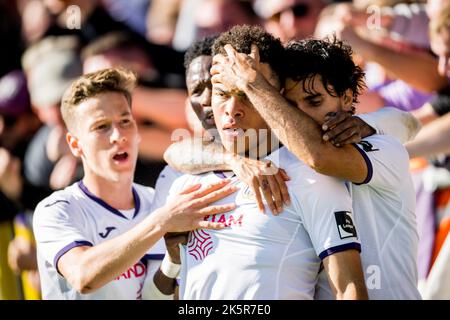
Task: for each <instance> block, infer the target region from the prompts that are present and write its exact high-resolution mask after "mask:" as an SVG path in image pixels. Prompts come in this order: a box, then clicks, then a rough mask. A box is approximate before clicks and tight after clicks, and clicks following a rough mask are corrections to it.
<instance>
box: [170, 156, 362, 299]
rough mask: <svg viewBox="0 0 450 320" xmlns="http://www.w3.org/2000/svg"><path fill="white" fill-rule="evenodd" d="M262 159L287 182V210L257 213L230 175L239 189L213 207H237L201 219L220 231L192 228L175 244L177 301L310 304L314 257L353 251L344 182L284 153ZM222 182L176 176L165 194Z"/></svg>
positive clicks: (356, 244)
mask: <svg viewBox="0 0 450 320" xmlns="http://www.w3.org/2000/svg"><path fill="white" fill-rule="evenodd" d="M268 159H270V160H272V161H273V162H274V163H275V164H276V165H277V166H279V167H282V168H284V169H285V170H286V172H287V174H288V175H289V176H290V177H291V180H290V181H288V182H287V186H288V189H289V193H290V196H291V201H292V203H291V205H290V206H287V207H285V208H284V211H283V212H282V213H281V214H280V215H279V216H274V215H272V214H271V213H268V212H266V214H263V213H261V212H260V211H259V209H258V206H257V204H256V201H255V197H254V195H253V194H252V193H251V191H250V189H249V188H248V187H247V186H246V185H245V184H244V183H242V182H240V181H239V180H238V179H237V178H236V177H232V178H231V179H232V183H235V184H236V185H237V186H239V187H240V190H238V191H237V192H235V193H234V194H232V195H230V196H228V197H226V198H224V199H222V200H220V201H217V202H216V203H215V204H225V203H233V202H235V203H236V209H235V210H233V211H231V212H228V213H226V214H217V215H214V216H208V217H207V218H206V219H207V220H209V221H216V222H224V223H226V225H227V228H225V229H223V230H205V229H199V230H196V231H193V232H191V233H190V235H189V239H188V243H187V245H186V246H182V250H181V259H182V263H181V265H182V267H181V273H180V278H181V283H180V298H181V299H188V300H189V299H229V300H234V299H312V298H313V296H314V288H315V285H316V282H317V277H318V272H319V269H320V265H321V259H322V260H323V259H324V258H326V257H327V256H329V255H331V254H334V253H336V252H340V251H343V250H348V249H356V250H360V244H359V241H358V238H357V233H356V229H355V228H354V226H353V223H352V205H351V198H350V195H349V192H348V190H347V188H346V187H345V184H344V183H343V182H340V181H339V180H337V179H334V178H331V177H327V176H324V175H320V174H318V173H316V172H314V171H313V170H311V169H310V168H309V167H307V166H306V165H305V164H304V163H302V162H300V161H299V160H298V159H297V158H295V157H294V156H293V155H292V154H291V153H289V151H287V149H286V148H281V149H279V150H277V151H275V152H273V153H272V154H271V155H270V156H269V157H268ZM230 175H231V173H230ZM223 178H224V177H223V176H218V175H217V173H207V174H203V175H196V176H193V175H185V176H182V177H181V178H179V179H177V180H176V181H175V183H174V184H173V186H172V188H171V190H170V196H169V197H173V196H174V195H175V194H177V193H178V192H180V191H181V190H183V188H185V187H186V186H188V185H192V184H196V183H201V184H202V185H203V186H206V185H208V184H211V183H214V182H218V181H220V180H221V179H223ZM266 210H268V209H267V208H266ZM319 257H320V258H319Z"/></svg>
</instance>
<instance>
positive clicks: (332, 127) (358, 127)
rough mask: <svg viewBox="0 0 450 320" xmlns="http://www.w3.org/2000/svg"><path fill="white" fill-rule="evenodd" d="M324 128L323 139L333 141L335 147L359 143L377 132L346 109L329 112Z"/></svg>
mask: <svg viewBox="0 0 450 320" xmlns="http://www.w3.org/2000/svg"><path fill="white" fill-rule="evenodd" d="M322 130H323V131H324V132H325V134H324V135H323V140H325V141H329V142H331V143H332V144H333V145H334V146H335V147H342V146H344V145H346V144H350V143H358V142H360V141H361V140H362V139H363V138H365V137H367V136H370V135H372V134H374V133H375V130H374V129H373V128H372V127H371V126H369V125H368V124H367V123H365V122H364V121H363V120H361V119H360V118H358V117H355V116H353V115H352V114H351V113H349V112H345V111H339V112H335V113H330V114H327V116H326V117H325V122H324V124H323V125H322Z"/></svg>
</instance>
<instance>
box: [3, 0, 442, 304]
mask: <svg viewBox="0 0 450 320" xmlns="http://www.w3.org/2000/svg"><path fill="white" fill-rule="evenodd" d="M241 24H250V25H261V26H263V27H264V28H265V29H266V30H267V31H269V32H271V33H272V34H274V35H275V36H277V37H279V38H280V39H281V40H282V41H283V42H285V43H287V42H288V41H289V40H291V39H304V38H308V37H318V38H323V37H326V36H332V35H334V36H336V37H338V38H341V39H343V40H345V41H346V42H348V43H349V44H350V45H351V46H352V48H353V53H354V59H355V61H357V62H358V64H360V65H361V66H364V69H365V72H366V80H367V88H366V90H365V92H364V93H363V94H362V95H361V97H360V99H359V103H358V106H357V108H356V109H357V110H358V112H360V113H366V112H371V111H375V110H378V109H380V108H382V107H385V106H391V107H396V108H398V109H401V110H404V111H409V112H411V113H412V114H414V115H415V116H416V117H417V118H418V119H419V120H420V121H421V123H422V125H423V127H422V130H421V131H420V132H419V134H418V135H417V137H416V138H415V139H414V140H413V141H410V142H408V143H407V148H408V151H409V152H410V156H411V165H410V166H411V174H412V175H413V179H414V183H415V187H416V196H417V211H416V215H417V221H418V232H419V237H420V245H419V261H418V267H419V279H420V283H419V287H420V290H421V293H422V294H423V297H424V298H435V299H439V298H450V296H449V295H445V294H443V293H442V292H441V291H439V290H437V289H435V286H434V284H433V283H436V282H439V279H440V277H442V272H443V271H442V267H441V268H440V269H439V270H438V269H436V270H437V271H434V268H433V266H435V265H444V266H445V265H447V267H446V269H449V270H450V255H449V254H448V253H447V255H440V253H441V252H443V250H442V248H448V249H447V251H448V252H450V238H449V239H446V238H447V234H448V232H449V231H450V174H449V170H450V161H449V160H450V158H449V157H448V155H449V154H450V115H448V114H447V112H448V110H449V109H450V87H449V84H450V82H449V76H450V63H449V62H450V0H428V1H425V0H424V1H406V0H403V1H402V0H354V1H331V0H247V1H245V0H14V1H11V0H0V37H1V40H2V54H1V58H0V299H39V277H38V275H37V270H36V269H37V265H36V254H35V247H34V243H33V237H32V231H31V227H30V223H29V221H30V216H31V215H32V213H33V210H34V208H35V206H36V204H37V203H38V202H39V201H40V200H42V199H43V198H44V197H46V196H48V195H49V194H50V193H51V192H52V191H54V190H58V189H62V188H65V187H66V186H68V185H70V184H71V183H73V182H74V181H76V180H78V179H80V177H81V176H82V168H81V165H80V162H79V161H78V160H77V159H76V158H75V157H74V156H73V155H72V154H71V152H70V150H69V149H68V146H67V144H66V141H65V132H66V130H65V128H64V124H63V122H62V119H61V115H60V110H59V105H60V102H61V98H62V95H63V92H64V91H65V89H66V88H67V87H68V85H69V84H70V83H71V81H73V79H75V78H77V77H78V76H80V75H81V74H83V73H88V72H93V71H96V70H100V69H103V68H107V67H117V66H122V67H125V68H128V69H131V70H132V71H134V72H135V73H136V74H137V75H138V79H139V80H138V81H139V85H138V87H137V89H136V90H135V91H134V94H133V107H132V111H133V114H134V116H135V118H136V119H137V120H138V124H139V132H140V135H141V137H142V142H141V145H140V156H139V159H138V164H137V170H136V175H135V181H136V182H138V183H140V184H144V185H147V186H152V187H153V186H154V184H155V182H156V179H157V177H158V175H159V173H160V171H161V170H162V168H163V167H164V166H165V162H164V160H163V154H164V151H165V150H166V149H167V147H168V146H169V145H170V144H171V142H172V133H173V131H174V130H175V129H177V128H186V129H188V128H189V127H190V125H191V122H192V121H191V120H192V119H193V118H195V115H194V116H193V112H192V109H191V108H190V106H189V103H188V102H187V92H186V84H185V69H184V67H183V57H184V52H185V51H186V49H187V48H188V47H189V46H190V45H191V44H192V43H193V42H194V41H195V40H198V39H200V38H203V37H204V36H207V35H213V34H216V33H220V32H223V31H226V30H228V29H229V28H230V27H232V26H234V25H241ZM445 259H446V260H445ZM444 269H445V268H444ZM447 272H448V270H447ZM436 279H437V280H436ZM433 281H434V282H433ZM447 294H448V291H447Z"/></svg>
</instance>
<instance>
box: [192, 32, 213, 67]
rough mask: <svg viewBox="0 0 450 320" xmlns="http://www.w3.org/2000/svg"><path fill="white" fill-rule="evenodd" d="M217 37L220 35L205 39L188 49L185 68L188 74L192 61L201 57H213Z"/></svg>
mask: <svg viewBox="0 0 450 320" xmlns="http://www.w3.org/2000/svg"><path fill="white" fill-rule="evenodd" d="M217 37H219V35H218V34H216V35H213V36H209V37H204V38H203V39H201V40H198V41H196V42H194V43H193V44H192V45H191V46H190V47H189V48H188V49H187V51H186V53H185V54H184V68H185V69H186V72H187V71H188V69H189V65H190V64H191V62H192V60H194V59H195V58H197V57H200V56H210V55H212V52H211V48H212V45H213V43H214V41H215V40H216V39H217Z"/></svg>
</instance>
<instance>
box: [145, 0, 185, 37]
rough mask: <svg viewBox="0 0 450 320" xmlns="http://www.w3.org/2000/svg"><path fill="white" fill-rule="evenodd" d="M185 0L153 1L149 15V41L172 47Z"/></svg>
mask: <svg viewBox="0 0 450 320" xmlns="http://www.w3.org/2000/svg"><path fill="white" fill-rule="evenodd" d="M183 2H184V1H183V0H152V1H151V4H150V7H149V9H148V15H147V39H148V40H149V41H150V42H153V43H158V44H165V45H168V46H170V45H171V44H172V41H173V37H174V35H175V29H176V25H177V20H178V14H179V11H180V9H181V6H182V4H183Z"/></svg>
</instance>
